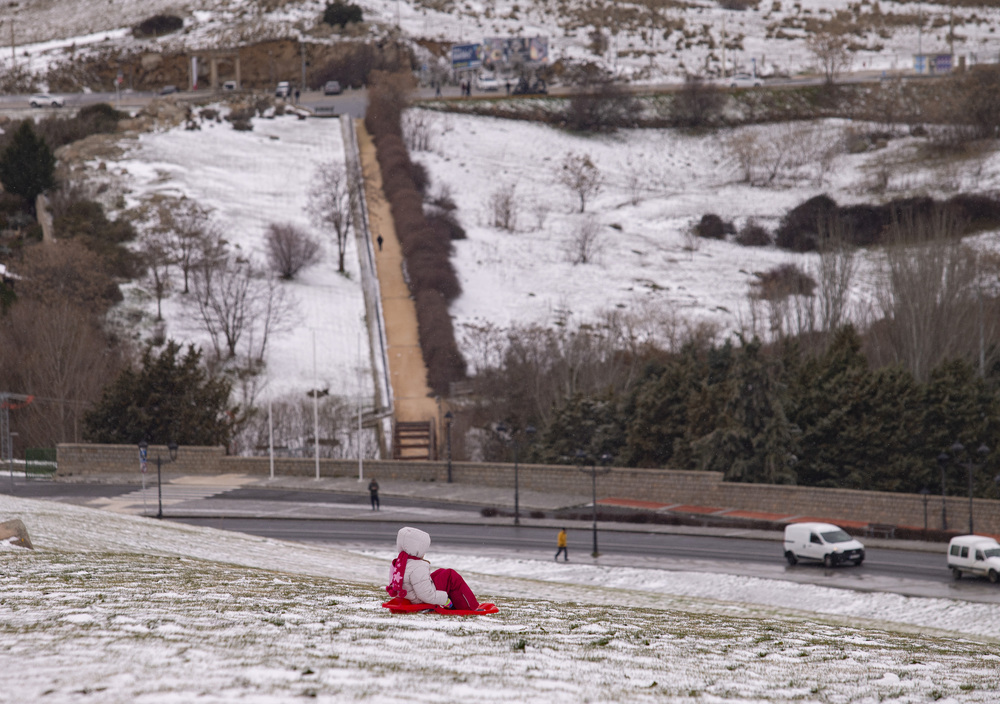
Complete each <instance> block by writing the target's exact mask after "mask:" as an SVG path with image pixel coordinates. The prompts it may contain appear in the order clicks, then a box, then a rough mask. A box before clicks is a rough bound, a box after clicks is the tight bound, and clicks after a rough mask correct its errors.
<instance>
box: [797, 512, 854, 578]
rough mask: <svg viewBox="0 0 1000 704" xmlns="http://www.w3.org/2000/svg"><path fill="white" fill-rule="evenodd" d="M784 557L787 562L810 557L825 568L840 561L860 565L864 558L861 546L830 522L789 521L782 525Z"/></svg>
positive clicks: (809, 558)
mask: <svg viewBox="0 0 1000 704" xmlns="http://www.w3.org/2000/svg"><path fill="white" fill-rule="evenodd" d="M785 559H786V560H788V564H790V565H794V564H795V563H797V562H798V561H799V560H814V561H816V562H822V563H823V564H824V565H825V566H827V567H833V566H835V565H839V564H841V563H843V562H853V563H854V564H855V565H860V564H861V563H862V562H864V560H865V546H864V545H862V544H861V543H859V542H858V541H857V540H855V539H854V538H852V537H851V536H849V535H848V534H847V533H846V532H845V531H844V529H843V528H838V527H837V526H835V525H833V524H830V523H790V524H789V525H787V526H785Z"/></svg>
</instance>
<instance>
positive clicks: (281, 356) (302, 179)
mask: <svg viewBox="0 0 1000 704" xmlns="http://www.w3.org/2000/svg"><path fill="white" fill-rule="evenodd" d="M343 161H344V141H343V138H342V136H341V127H340V121H339V120H330V119H314V120H299V119H298V118H297V117H296V116H294V115H285V116H280V117H276V118H273V119H258V120H255V121H254V129H253V131H251V132H238V131H236V130H234V129H233V128H232V126H231V125H230V124H229V123H228V122H222V123H216V122H213V121H211V120H208V121H204V122H202V123H201V129H200V130H196V131H191V130H186V129H184V128H183V127H178V128H175V129H171V130H166V131H159V132H153V133H148V134H141V135H140V136H139V138H138V141H137V142H135V143H132V144H129V145H128V149H127V150H126V153H125V155H124V156H123V158H122V159H121V160H120V161H118V162H117V163H116V165H115V169H114V170H115V171H116V172H117V173H118V178H120V180H121V181H122V182H123V183H124V184H125V188H126V190H127V191H128V198H127V201H126V205H127V207H128V208H136V207H137V206H139V205H141V204H142V203H143V202H146V201H148V200H149V199H151V198H153V197H155V196H168V197H173V198H178V199H179V198H182V197H183V198H188V199H190V200H193V201H194V202H196V203H198V204H199V205H201V206H203V207H206V208H209V209H210V210H211V211H212V221H213V222H214V223H215V224H216V226H218V227H219V228H221V231H222V233H223V235H224V237H225V239H226V240H227V241H228V242H229V243H230V246H231V247H232V248H234V249H235V250H236V251H238V252H239V253H240V254H241V255H242V256H245V257H249V258H251V259H253V260H255V261H256V262H257V263H258V264H259V265H261V266H262V267H266V265H265V262H266V254H265V245H264V242H265V239H264V236H265V232H266V230H267V227H268V226H269V225H271V224H291V225H294V226H295V227H297V228H298V229H299V230H301V231H303V232H305V233H306V234H308V235H309V236H310V237H313V238H314V239H316V240H318V241H320V242H321V243H322V246H323V256H322V258H321V261H320V262H319V263H318V264H316V265H315V266H312V267H309V268H307V269H305V270H303V271H302V272H301V273H300V274H299V275H298V276H297V277H296V278H295V279H294V280H293V281H290V282H287V283H284V284H282V286H283V287H284V289H285V291H286V293H287V295H288V298H289V299H290V301H291V303H292V304H293V305H292V312H291V314H290V315H287V316H285V317H284V318H283V319H282V320H280V321H279V323H280V326H281V331H280V333H279V334H276V335H274V336H273V338H272V340H271V342H270V343H269V346H268V348H269V352H268V355H267V359H268V366H267V371H266V372H265V380H264V388H263V396H264V397H273V396H283V395H294V394H299V395H300V394H301V393H302V392H304V391H306V390H308V389H313V388H320V389H324V388H326V389H330V390H331V392H332V393H334V394H337V395H340V396H345V397H351V398H356V397H357V396H358V395H359V394H364V396H365V397H366V398H371V396H372V394H373V391H372V387H371V382H370V378H371V377H370V373H369V375H368V377H367V378H364V385H363V386H362V381H363V377H362V374H363V373H364V372H365V370H367V369H368V367H369V363H368V362H369V359H370V355H369V349H368V337H367V333H366V329H365V324H364V314H365V311H364V301H363V298H362V293H361V286H360V271H359V264H358V255H357V251H356V247H355V242H354V238H353V237H351V238H349V241H348V244H347V251H346V257H345V269H346V273H345V274H339V273H338V272H337V250H336V240H335V239H334V238H333V235H332V234H330V233H328V232H324V231H323V230H321V229H317V228H316V227H315V225H314V223H313V221H312V220H311V219H310V216H309V213H308V211H307V204H308V196H309V190H310V187H311V185H312V184H313V183H314V181H315V175H316V170H317V168H319V167H320V166H322V165H324V164H333V163H337V164H342V163H343ZM94 166H96V165H94ZM171 277H172V281H173V287H172V289H173V290H172V292H171V294H170V295H169V297H168V298H167V299H166V301H165V302H164V312H163V315H164V318H165V330H166V334H167V336H168V337H173V338H175V339H181V340H194V341H196V342H198V343H199V344H200V345H201V346H202V347H203V348H205V349H210V344H209V340H208V337H207V335H206V334H205V333H204V332H203V329H202V327H201V326H200V325H199V323H198V322H197V320H196V316H195V314H194V309H193V308H192V307H191V305H190V304H191V301H190V300H187V304H188V305H187V306H186V305H185V301H186V299H190V298H191V296H187V297H185V296H184V295H183V294H182V293H181V278H180V272H179V271H178V270H176V268H175V269H174V270H173V271H172V272H171ZM147 291H148V289H144V287H142V286H134V287H132V288H131V291H130V297H129V300H128V301H127V302H126V305H128V306H136V307H140V308H142V309H144V310H145V311H146V312H147V318H146V324H147V325H148V326H150V328H152V327H153V323H154V321H153V320H152V318H151V316H152V314H155V311H156V308H155V300H152V299H151V298H150V297H149V294H148V292H147ZM314 364H315V367H314ZM314 369H315V381H314Z"/></svg>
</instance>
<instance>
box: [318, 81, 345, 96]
mask: <svg viewBox="0 0 1000 704" xmlns="http://www.w3.org/2000/svg"><path fill="white" fill-rule="evenodd" d="M343 92H344V89H343V88H341V87H340V81H327V82H326V83H324V84H323V95H340V94H341V93H343Z"/></svg>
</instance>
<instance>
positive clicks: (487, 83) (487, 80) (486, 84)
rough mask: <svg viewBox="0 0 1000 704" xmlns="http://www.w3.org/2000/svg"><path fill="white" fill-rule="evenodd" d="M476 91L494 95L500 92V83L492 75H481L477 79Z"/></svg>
mask: <svg viewBox="0 0 1000 704" xmlns="http://www.w3.org/2000/svg"><path fill="white" fill-rule="evenodd" d="M476 90H481V91H483V92H486V93H493V92H496V91H498V90H500V81H498V80H497V77H496V76H494V75H493V74H492V73H481V74H479V75H478V76H477V77H476Z"/></svg>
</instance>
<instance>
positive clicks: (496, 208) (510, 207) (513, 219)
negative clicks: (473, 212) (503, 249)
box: [486, 183, 517, 232]
mask: <svg viewBox="0 0 1000 704" xmlns="http://www.w3.org/2000/svg"><path fill="white" fill-rule="evenodd" d="M516 189H517V184H516V183H504V184H501V185H500V186H499V187H498V188H497V189H496V190H495V191H493V193H492V194H491V195H490V198H489V201H488V202H487V204H486V207H487V208H488V210H489V214H490V219H491V220H492V222H493V227H498V228H500V229H501V230H507V231H508V232H513V231H514V230H515V229H517V199H516V197H515V190H516Z"/></svg>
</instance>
